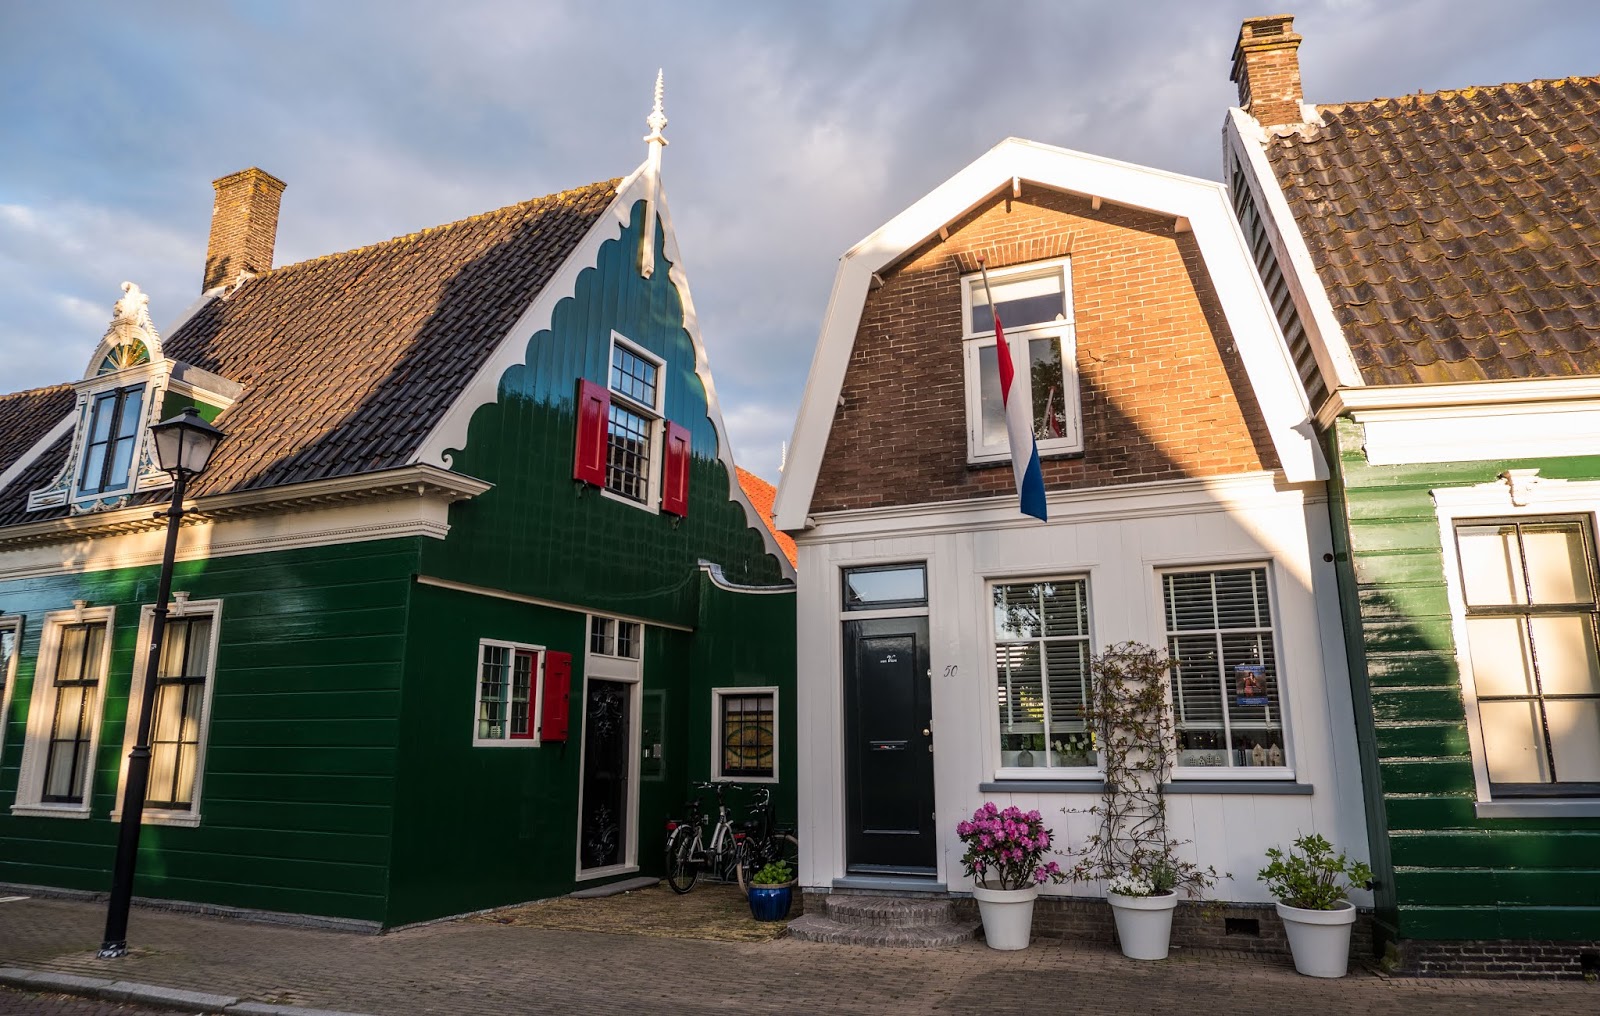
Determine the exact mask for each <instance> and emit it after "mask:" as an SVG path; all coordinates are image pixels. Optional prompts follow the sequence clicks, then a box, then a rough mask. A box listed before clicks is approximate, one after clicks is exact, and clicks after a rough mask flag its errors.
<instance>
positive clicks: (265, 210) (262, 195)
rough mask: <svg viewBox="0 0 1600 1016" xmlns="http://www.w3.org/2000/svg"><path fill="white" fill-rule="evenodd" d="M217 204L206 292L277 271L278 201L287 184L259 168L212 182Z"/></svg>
mask: <svg viewBox="0 0 1600 1016" xmlns="http://www.w3.org/2000/svg"><path fill="white" fill-rule="evenodd" d="M211 186H212V187H214V188H216V192H217V200H216V204H215V205H213V206H212V209H211V239H210V240H209V241H208V242H207V243H206V270H205V278H204V280H203V283H202V285H201V291H202V292H204V291H205V290H208V289H212V288H215V287H217V286H222V285H227V284H229V283H231V282H233V281H234V280H235V279H237V278H238V277H239V274H240V273H241V272H252V273H254V272H264V271H267V270H268V269H270V268H271V267H272V247H273V244H274V243H275V242H276V241H277V239H278V199H279V198H280V197H281V196H282V195H283V188H284V186H285V185H284V182H283V181H282V180H279V179H278V178H277V177H275V176H273V175H272V174H271V173H268V172H265V171H264V170H261V169H257V168H255V167H254V166H252V167H250V168H249V169H246V170H241V171H240V172H238V173H232V174H230V175H228V176H224V177H222V178H220V179H217V180H213V181H211Z"/></svg>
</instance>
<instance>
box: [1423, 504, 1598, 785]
mask: <svg viewBox="0 0 1600 1016" xmlns="http://www.w3.org/2000/svg"><path fill="white" fill-rule="evenodd" d="M1455 534H1456V547H1457V550H1458V552H1459V556H1460V561H1461V585H1462V591H1463V593H1464V599H1465V601H1466V615H1467V616H1466V631H1467V652H1468V656H1469V657H1470V659H1471V663H1472V683H1473V686H1474V688H1475V690H1476V693H1477V706H1478V722H1479V724H1480V725H1481V730H1482V734H1483V746H1484V753H1485V755H1486V761H1487V764H1488V770H1489V781H1490V786H1491V788H1492V789H1493V791H1494V793H1495V794H1497V795H1517V794H1532V795H1537V794H1553V793H1559V794H1574V793H1579V794H1600V656H1597V653H1596V636H1595V632H1596V623H1597V606H1596V601H1595V552H1594V537H1593V533H1592V532H1591V531H1590V528H1589V523H1588V522H1587V520H1585V519H1583V518H1546V519H1526V520H1515V521H1505V522H1501V521H1487V520H1486V521H1478V520H1473V521H1461V522H1457V523H1456V527H1455Z"/></svg>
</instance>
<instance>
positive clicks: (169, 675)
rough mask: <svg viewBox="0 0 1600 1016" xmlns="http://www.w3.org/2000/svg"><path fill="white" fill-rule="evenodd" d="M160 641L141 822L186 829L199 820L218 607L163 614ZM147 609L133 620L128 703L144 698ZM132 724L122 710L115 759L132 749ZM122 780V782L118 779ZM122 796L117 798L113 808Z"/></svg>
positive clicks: (200, 604)
mask: <svg viewBox="0 0 1600 1016" xmlns="http://www.w3.org/2000/svg"><path fill="white" fill-rule="evenodd" d="M168 609H169V611H170V612H169V614H168V616H167V621H166V626H165V629H164V631H163V633H162V636H161V659H160V661H159V662H158V664H157V666H156V694H155V700H154V701H155V705H154V709H153V711H152V712H151V714H150V781H149V785H148V787H147V788H146V790H145V812H144V818H145V821H147V822H151V823H158V824H159V823H170V824H179V825H193V824H196V823H198V821H199V818H200V810H199V809H200V787H201V781H202V778H203V774H204V771H205V766H204V761H205V746H206V733H207V730H208V729H209V727H210V723H211V693H212V689H213V687H214V681H215V677H216V670H217V663H216V659H217V638H218V635H219V631H218V626H219V622H220V618H221V613H222V603H221V601H220V600H205V601H194V602H189V601H187V600H185V601H184V602H182V603H179V604H174V605H172V606H170V607H169V608H168ZM154 620H155V609H154V607H152V606H146V607H145V608H144V609H143V611H142V613H141V614H140V618H139V646H140V650H139V653H138V655H137V657H136V658H135V659H134V663H133V681H132V685H131V687H130V688H129V694H128V701H129V702H132V703H137V702H139V701H141V700H142V697H143V694H144V681H145V671H146V669H147V668H146V656H145V653H146V652H148V649H147V648H146V647H147V646H148V645H149V643H150V636H151V626H152V625H153V624H154ZM136 724H137V717H136V715H134V713H133V707H130V714H129V717H128V724H127V727H126V729H125V731H124V734H123V740H124V744H123V755H124V756H126V755H127V753H128V752H129V751H131V750H132V749H133V743H134V740H135V739H136V738H137V736H138V730H137V727H136ZM122 778H123V779H124V780H126V779H127V773H126V771H124V772H123V776H122ZM121 805H122V792H121V788H120V787H119V789H118V793H117V807H118V809H119V810H120V808H121Z"/></svg>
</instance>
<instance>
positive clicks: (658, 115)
mask: <svg viewBox="0 0 1600 1016" xmlns="http://www.w3.org/2000/svg"><path fill="white" fill-rule="evenodd" d="M663 76H664V75H663V73H662V71H660V70H657V71H656V104H655V106H654V107H653V108H652V109H651V110H650V115H649V116H647V117H645V118H644V122H645V126H646V127H649V128H650V133H649V134H647V135H645V140H646V141H648V142H649V143H650V144H652V145H656V144H660V145H664V144H666V143H667V139H666V137H664V136H663V135H662V133H661V131H662V129H663V128H665V127H666V126H667V114H666V113H665V112H663V111H662V109H661V93H662V78H663Z"/></svg>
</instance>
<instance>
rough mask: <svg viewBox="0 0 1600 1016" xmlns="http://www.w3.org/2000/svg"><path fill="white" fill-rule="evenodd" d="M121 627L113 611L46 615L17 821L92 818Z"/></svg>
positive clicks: (79, 610) (15, 807)
mask: <svg viewBox="0 0 1600 1016" xmlns="http://www.w3.org/2000/svg"><path fill="white" fill-rule="evenodd" d="M114 620H115V612H114V610H113V609H112V608H111V607H84V608H75V609H73V610H63V611H55V612H53V613H50V614H46V615H45V619H44V630H43V632H42V634H41V636H40V640H39V661H38V666H37V667H36V668H35V670H34V677H33V695H32V697H31V698H30V699H29V701H28V730H27V737H26V740H25V742H24V743H23V748H22V769H21V772H20V773H19V774H18V778H17V798H16V803H15V804H13V805H12V807H11V811H12V813H13V814H18V815H58V816H62V817H66V818H87V817H89V806H90V787H91V785H92V783H93V780H94V758H95V753H96V752H97V751H98V749H99V747H100V714H101V711H102V709H103V707H104V705H105V683H106V674H107V672H108V670H109V668H110V666H111V632H112V631H113V630H114V628H113V622H114Z"/></svg>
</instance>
